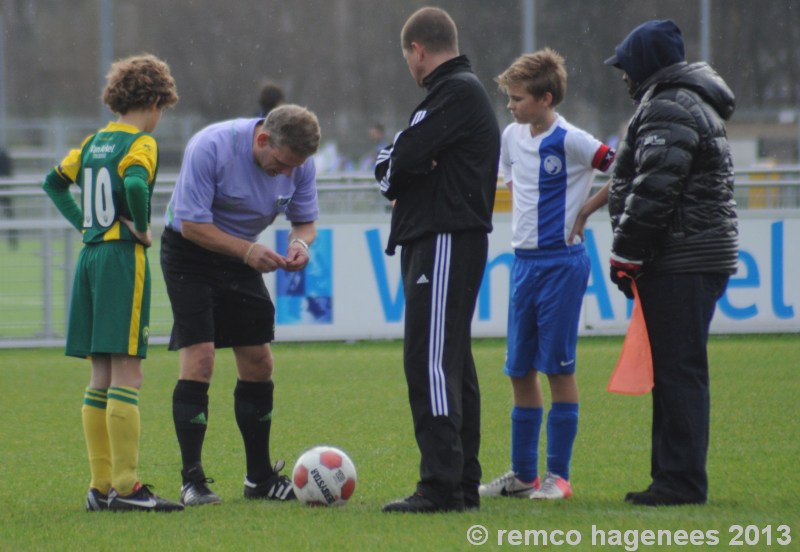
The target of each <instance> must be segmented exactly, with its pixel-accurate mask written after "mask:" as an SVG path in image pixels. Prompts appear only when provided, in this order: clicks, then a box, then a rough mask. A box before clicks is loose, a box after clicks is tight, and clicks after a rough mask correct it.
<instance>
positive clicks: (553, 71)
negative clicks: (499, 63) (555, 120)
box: [495, 48, 567, 107]
mask: <svg viewBox="0 0 800 552" xmlns="http://www.w3.org/2000/svg"><path fill="white" fill-rule="evenodd" d="M495 81H496V82H497V84H498V85H499V86H500V89H501V90H503V91H504V92H508V89H509V87H511V86H518V85H522V86H524V87H525V90H527V91H528V93H529V94H530V95H531V96H533V97H534V98H541V97H542V96H544V95H545V94H546V93H547V92H550V94H551V95H552V96H553V103H552V105H553V106H554V107H555V106H556V105H558V104H560V103H561V102H562V101H563V100H564V96H565V95H566V93H567V70H566V69H565V67H564V58H563V57H561V55H560V54H559V53H558V52H556V51H555V50H551V49H550V48H544V49H542V50H539V51H537V52H534V53H532V54H523V55H521V56H520V57H518V58H517V59H516V60H514V63H512V64H511V65H510V66H509V67H508V69H506V70H505V71H503V72H502V73H500V74H499V75H498V76H497V77H496V78H495Z"/></svg>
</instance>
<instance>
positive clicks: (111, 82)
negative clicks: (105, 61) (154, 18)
mask: <svg viewBox="0 0 800 552" xmlns="http://www.w3.org/2000/svg"><path fill="white" fill-rule="evenodd" d="M103 103H105V104H106V105H107V106H108V108H109V109H110V110H111V111H113V112H114V113H117V114H119V115H125V114H126V113H127V112H128V111H131V110H134V109H143V108H147V107H150V106H151V105H153V104H155V105H156V107H158V109H164V108H168V107H172V106H173V105H175V104H176V103H178V90H177V87H176V85H175V79H174V78H172V75H171V74H170V71H169V65H167V64H166V62H164V61H162V60H160V59H159V58H157V57H156V56H154V55H152V54H142V55H137V56H131V57H127V58H125V59H121V60H118V61H115V62H114V63H113V64H111V69H110V70H109V72H108V74H107V75H106V87H105V88H104V89H103Z"/></svg>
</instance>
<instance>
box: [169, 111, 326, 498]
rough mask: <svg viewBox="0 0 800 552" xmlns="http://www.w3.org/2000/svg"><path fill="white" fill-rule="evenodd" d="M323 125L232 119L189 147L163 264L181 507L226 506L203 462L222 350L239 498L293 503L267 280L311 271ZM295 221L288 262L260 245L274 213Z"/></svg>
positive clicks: (281, 116)
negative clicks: (281, 455) (275, 444)
mask: <svg viewBox="0 0 800 552" xmlns="http://www.w3.org/2000/svg"><path fill="white" fill-rule="evenodd" d="M319 141H320V128H319V121H318V120H317V117H316V116H315V115H314V114H313V113H312V112H311V111H309V110H307V109H305V108H303V107H300V106H297V105H284V106H281V107H278V108H276V109H275V110H273V111H271V112H270V113H269V115H268V116H267V118H266V119H236V120H231V121H224V122H221V123H216V124H213V125H211V126H208V127H206V128H204V129H203V130H201V131H200V132H198V133H197V134H196V135H195V136H193V137H192V139H191V140H190V141H189V143H188V145H187V146H186V151H185V153H184V157H183V163H182V166H181V170H180V173H179V175H178V180H177V183H176V185H175V190H174V192H173V194H172V199H171V200H170V202H169V206H168V207H167V213H166V229H165V230H164V235H163V236H162V240H161V267H162V269H163V273H164V279H165V281H166V284H167V293H168V295H169V300H170V304H171V305H172V314H173V319H174V323H173V327H172V335H171V337H170V343H169V348H170V350H173V351H174V350H177V351H179V353H180V375H179V377H178V382H177V384H176V386H175V391H174V394H173V398H172V413H173V419H174V422H175V432H176V433H177V437H178V444H179V445H180V449H181V457H182V462H183V469H182V471H181V475H182V478H183V486H182V488H181V502H182V503H183V504H184V505H186V506H196V505H202V504H215V503H219V502H220V501H221V499H220V497H219V496H218V495H216V494H215V493H214V492H213V491H212V490H211V489H210V488H209V487H208V484H209V483H211V482H213V480H211V479H209V478H207V477H206V475H205V472H204V470H203V465H202V460H201V455H202V450H203V441H204V439H205V433H206V427H207V424H208V389H209V386H210V384H211V376H212V374H213V370H214V354H215V350H216V349H217V348H220V347H232V348H233V353H234V357H235V359H236V369H237V371H238V381H237V383H236V389H235V390H234V410H235V414H236V423H237V424H238V426H239V429H240V431H241V433H242V439H243V440H244V447H245V454H246V457H247V473H246V476H245V480H244V496H245V498H251V499H275V500H289V499H293V498H294V492H293V491H292V485H291V481H290V480H289V478H288V477H286V476H285V475H279V474H278V472H279V471H280V470H281V468H282V467H283V462H282V461H278V462H276V463H275V465H274V466H273V465H272V462H271V461H270V454H269V435H270V428H271V423H272V422H271V420H272V404H273V390H274V385H273V382H272V367H273V360H272V351H271V350H270V346H269V344H270V342H271V341H272V340H273V338H274V336H275V306H274V305H273V303H272V300H271V298H270V296H269V292H268V291H267V288H266V286H265V284H264V279H263V276H262V274H263V273H266V272H273V271H275V270H278V269H282V270H286V271H290V272H294V271H298V270H302V269H303V268H305V266H306V265H307V264H308V261H309V256H308V248H309V246H310V245H311V243H312V242H313V241H314V238H315V237H316V234H317V231H316V226H315V222H314V221H316V220H317V218H318V216H319V208H318V205H317V189H316V170H315V167H314V161H313V159H312V158H311V156H312V155H313V154H314V153H315V152H316V151H317V149H318V148H319ZM281 213H282V214H284V215H285V216H286V218H287V219H288V220H289V221H290V222H291V224H292V231H291V232H290V233H289V244H288V250H287V254H286V256H285V257H284V256H282V255H280V254H278V253H277V252H276V251H274V250H272V249H270V248H269V247H267V246H266V245H264V244H262V243H258V236H259V234H261V232H263V231H264V229H266V228H267V227H268V226H269V225H270V224H272V223H273V221H274V220H275V218H276V217H277V216H278V215H279V214H281Z"/></svg>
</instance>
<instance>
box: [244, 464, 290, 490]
mask: <svg viewBox="0 0 800 552" xmlns="http://www.w3.org/2000/svg"><path fill="white" fill-rule="evenodd" d="M285 465H286V463H285V462H284V461H283V460H278V461H277V462H275V465H274V466H273V467H272V477H270V478H269V479H266V480H264V481H261V482H259V483H254V482H252V481H250V479H248V478H247V477H245V478H244V497H245V498H253V499H265V500H294V499H296V498H297V497H296V496H295V495H294V488H293V487H292V480H291V479H289V478H288V477H287V476H285V475H278V472H279V471H281V470H282V469H283V466H285Z"/></svg>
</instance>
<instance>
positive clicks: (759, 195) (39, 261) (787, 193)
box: [0, 167, 800, 348]
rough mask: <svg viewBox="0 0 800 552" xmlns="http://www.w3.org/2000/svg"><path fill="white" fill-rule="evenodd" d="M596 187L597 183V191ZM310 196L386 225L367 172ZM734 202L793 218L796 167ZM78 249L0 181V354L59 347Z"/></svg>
mask: <svg viewBox="0 0 800 552" xmlns="http://www.w3.org/2000/svg"><path fill="white" fill-rule="evenodd" d="M176 176H177V175H175V174H162V175H160V176H159V182H158V185H157V187H156V189H155V193H154V197H153V205H152V208H153V213H154V215H153V221H152V222H153V227H154V230H155V232H154V234H155V235H159V236H160V233H161V232H160V231H161V229H162V227H163V222H162V218H163V213H164V211H165V208H166V204H167V202H168V201H169V198H170V195H171V192H172V188H173V186H174V183H175V178H176ZM602 182H603V180H601V179H598V182H597V185H598V186H599V185H601V184H602ZM318 190H319V200H320V210H321V212H322V213H323V214H324V215H325V216H331V218H332V219H336V218H337V215H345V216H348V218H349V216H350V215H358V216H361V215H370V214H376V215H379V216H380V217H381V219H382V218H384V217H386V218H387V219H388V211H389V202H387V201H386V200H385V199H384V198H383V197H382V196H381V195H380V193H378V191H377V186H376V185H375V182H374V179H373V177H372V175H371V174H369V173H342V174H326V175H321V176H320V177H319V179H318ZM76 191H77V188H76ZM508 199H509V198H508V191H507V190H506V189H502V188H501V189H499V190H498V201H497V212H507V211H508V209H509V201H508ZM736 199H737V202H738V204H739V207H740V209H741V210H743V211H744V210H746V211H748V215H750V216H762V215H761V214H763V216H775V215H774V214H773V213H775V212H777V213H781V212H784V213H785V212H786V211H787V210H791V211H793V212H795V213H796V212H797V211H798V210H800V167H780V168H763V169H762V168H756V169H747V170H740V171H737V173H736ZM780 216H782V215H780ZM795 216H796V215H795ZM341 218H342V217H339V220H341ZM80 247H81V243H80V237H79V236H78V234H77V233H76V232H75V231H74V230H73V229H72V228H71V227H70V226H69V224H68V223H67V222H66V220H64V218H63V217H61V215H60V214H59V213H58V212H57V210H56V209H55V207H54V206H53V204H52V203H51V202H50V201H49V199H48V198H47V197H46V196H45V194H44V192H43V191H42V189H41V176H36V177H33V176H31V177H29V176H18V177H15V178H7V179H0V348H4V347H20V346H48V345H61V344H63V339H64V333H65V327H66V312H67V308H66V306H67V304H68V302H69V296H70V291H71V285H72V275H73V266H74V261H75V258H76V256H77V252H78V251H79V249H80ZM157 250H158V245H157V244H156V245H155V246H154V251H157ZM150 257H151V258H150V268H151V272H152V283H153V294H152V304H151V335H152V336H154V342H159V340H162V341H163V340H164V339H165V338H166V337H165V336H167V335H168V334H169V329H170V324H171V311H170V308H169V303H168V300H167V297H166V290H165V289H163V287H164V284H163V278H162V277H161V273H160V266H159V263H158V257H157V254H151V256H150Z"/></svg>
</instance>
